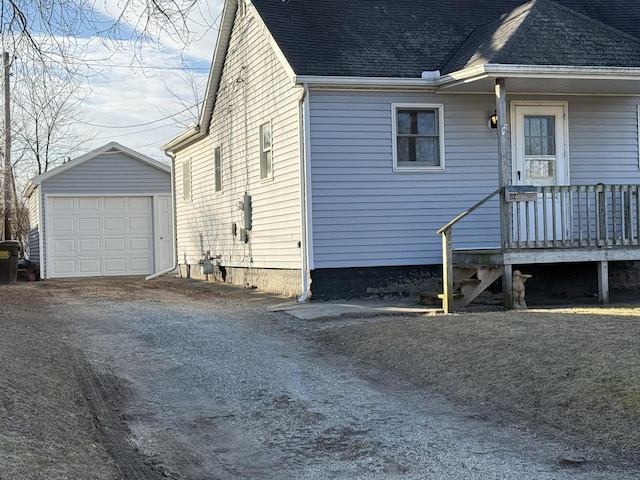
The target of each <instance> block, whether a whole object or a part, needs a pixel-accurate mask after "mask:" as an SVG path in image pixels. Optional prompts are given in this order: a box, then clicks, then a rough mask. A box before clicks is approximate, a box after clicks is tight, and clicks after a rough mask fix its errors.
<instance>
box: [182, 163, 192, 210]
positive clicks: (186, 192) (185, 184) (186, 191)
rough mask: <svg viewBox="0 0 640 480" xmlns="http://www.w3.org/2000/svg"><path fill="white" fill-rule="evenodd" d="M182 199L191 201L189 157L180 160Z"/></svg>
mask: <svg viewBox="0 0 640 480" xmlns="http://www.w3.org/2000/svg"><path fill="white" fill-rule="evenodd" d="M182 199H183V200H184V201H185V202H190V201H191V159H189V160H185V161H184V162H182Z"/></svg>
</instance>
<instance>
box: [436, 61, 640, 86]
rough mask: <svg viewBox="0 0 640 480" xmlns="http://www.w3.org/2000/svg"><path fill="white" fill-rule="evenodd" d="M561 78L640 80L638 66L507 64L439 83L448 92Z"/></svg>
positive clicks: (471, 70)
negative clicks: (503, 81) (483, 83)
mask: <svg viewBox="0 0 640 480" xmlns="http://www.w3.org/2000/svg"><path fill="white" fill-rule="evenodd" d="M501 77H503V78H560V79H583V80H628V81H637V80H639V79H640V68H637V67H598V66H592V67H576V66H568V65H504V64H497V63H496V64H486V65H480V66H476V67H471V68H467V69H464V70H459V71H457V72H453V73H449V74H447V75H443V76H442V77H440V78H439V79H438V80H437V82H438V84H439V86H440V88H442V89H445V88H449V87H453V86H456V85H460V84H463V83H472V82H475V81H478V80H483V79H486V78H501Z"/></svg>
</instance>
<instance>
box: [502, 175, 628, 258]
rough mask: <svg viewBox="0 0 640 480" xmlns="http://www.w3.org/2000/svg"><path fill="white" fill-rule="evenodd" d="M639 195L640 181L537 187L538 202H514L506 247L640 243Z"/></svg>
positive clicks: (568, 246) (536, 200) (558, 246)
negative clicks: (615, 183) (617, 183)
mask: <svg viewBox="0 0 640 480" xmlns="http://www.w3.org/2000/svg"><path fill="white" fill-rule="evenodd" d="M534 188H536V187H534ZM639 194H640V185H603V184H599V185H570V186H548V187H537V195H534V197H535V199H534V200H528V201H515V202H512V203H513V207H512V218H513V223H512V235H511V237H512V238H510V239H507V241H506V243H505V247H506V248H507V249H508V248H563V247H567V248H571V247H573V248H575V247H602V246H632V245H633V246H638V245H640V235H639V233H640V202H639V201H638V199H639V198H640V195H639Z"/></svg>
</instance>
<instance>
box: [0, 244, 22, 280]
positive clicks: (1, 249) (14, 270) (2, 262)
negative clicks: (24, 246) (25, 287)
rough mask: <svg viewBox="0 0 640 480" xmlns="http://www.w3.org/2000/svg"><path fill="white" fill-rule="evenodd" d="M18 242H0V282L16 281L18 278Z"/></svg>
mask: <svg viewBox="0 0 640 480" xmlns="http://www.w3.org/2000/svg"><path fill="white" fill-rule="evenodd" d="M19 252H20V242H18V241H17V240H5V241H4V242H0V283H16V282H17V280H18V253H19Z"/></svg>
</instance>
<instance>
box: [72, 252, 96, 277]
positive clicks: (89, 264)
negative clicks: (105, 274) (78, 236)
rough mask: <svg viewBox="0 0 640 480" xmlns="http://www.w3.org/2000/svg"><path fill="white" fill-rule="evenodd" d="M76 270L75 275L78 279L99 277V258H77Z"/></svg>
mask: <svg viewBox="0 0 640 480" xmlns="http://www.w3.org/2000/svg"><path fill="white" fill-rule="evenodd" d="M76 263H77V265H78V270H77V272H76V275H77V276H79V277H86V276H99V275H100V258H99V257H97V258H79V259H78V261H77V262H76Z"/></svg>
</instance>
